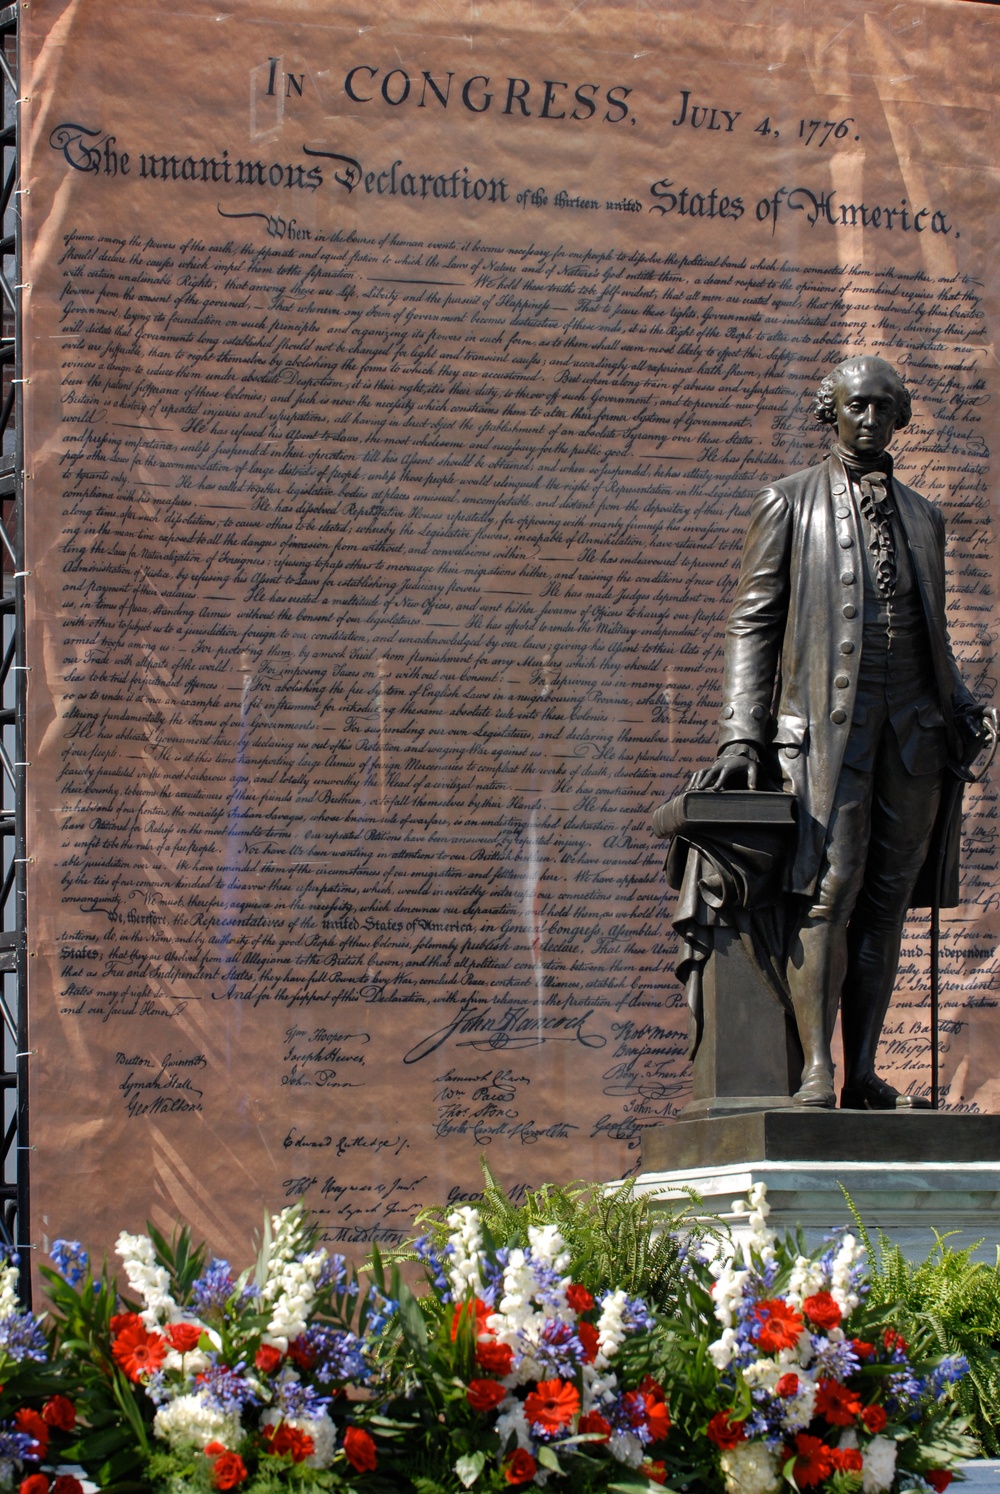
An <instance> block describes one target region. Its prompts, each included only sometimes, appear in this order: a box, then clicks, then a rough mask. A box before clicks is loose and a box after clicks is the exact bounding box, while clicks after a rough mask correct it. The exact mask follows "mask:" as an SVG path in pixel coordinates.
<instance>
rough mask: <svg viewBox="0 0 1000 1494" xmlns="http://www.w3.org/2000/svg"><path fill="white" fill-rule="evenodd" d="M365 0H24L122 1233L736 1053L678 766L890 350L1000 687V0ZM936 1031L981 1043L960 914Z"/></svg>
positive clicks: (536, 1117) (513, 1181) (79, 814)
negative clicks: (686, 859)
mask: <svg viewBox="0 0 1000 1494" xmlns="http://www.w3.org/2000/svg"><path fill="white" fill-rule="evenodd" d="M337 9H338V12H339V14H338V15H337V17H336V18H335V19H331V7H330V6H329V5H327V4H319V3H312V0H310V3H306V0H301V3H283V4H282V5H280V6H276V7H274V8H272V9H267V8H266V7H262V6H255V5H253V4H251V3H249V0H232V3H231V4H230V5H229V6H227V8H226V10H225V12H224V13H220V12H219V11H218V10H217V9H216V8H215V7H209V6H207V5H205V4H203V3H199V0H193V3H192V4H189V5H186V6H185V7H184V8H183V11H178V10H177V9H176V8H175V7H170V8H164V7H162V6H158V5H155V4H149V3H143V4H142V5H135V4H133V5H129V4H118V5H115V6H109V5H107V4H104V3H98V0H33V3H32V5H31V6H30V7H26V8H25V10H24V37H23V47H24V51H25V55H26V64H27V65H26V70H25V78H26V81H25V83H24V86H23V92H24V94H25V95H26V96H27V97H26V100H25V103H24V104H23V118H24V133H25V139H26V141H27V147H26V151H25V162H24V176H23V183H22V184H23V186H24V187H25V188H26V190H27V195H25V196H24V197H23V198H22V199H21V200H22V203H23V210H24V220H25V234H26V244H27V256H26V269H25V275H24V279H25V280H26V281H27V282H28V285H27V287H26V288H25V291H24V295H25V298H26V325H27V328H28V335H29V341H28V345H27V357H26V366H25V374H26V377H27V378H28V380H29V383H28V385H27V395H26V399H27V438H28V439H27V451H28V455H27V458H26V466H27V469H28V477H27V505H28V523H29V533H28V561H27V564H28V567H29V569H30V579H29V583H28V585H29V604H30V652H31V659H30V662H31V669H32V673H31V676H30V680H31V686H30V749H29V753H28V756H29V757H30V759H31V769H30V782H31V805H30V816H29V836H30V850H31V854H32V856H33V865H32V879H31V889H30V920H31V934H30V949H31V951H32V955H33V958H32V961H31V965H32V982H31V991H30V997H31V1010H32V1039H31V1046H32V1048H33V1050H34V1058H33V1065H32V1071H31V1100H32V1140H33V1143H34V1144H35V1146H36V1148H37V1150H36V1151H35V1152H34V1153H33V1158H32V1183H33V1188H34V1197H35V1203H34V1220H35V1225H36V1228H37V1230H38V1231H39V1233H40V1234H42V1235H46V1236H47V1235H51V1234H53V1233H61V1234H70V1235H77V1236H80V1237H82V1238H83V1239H84V1240H85V1241H87V1242H89V1243H90V1244H92V1245H94V1246H97V1247H98V1248H99V1247H100V1246H102V1245H106V1244H107V1243H108V1242H109V1241H110V1239H111V1237H112V1234H113V1231H114V1230H116V1229H117V1228H118V1227H121V1226H122V1225H129V1226H134V1225H138V1224H139V1223H140V1222H141V1221H142V1220H143V1219H144V1217H146V1216H150V1217H152V1218H153V1220H154V1221H155V1222H156V1223H158V1224H159V1225H161V1226H164V1225H166V1226H169V1225H170V1223H171V1222H172V1220H173V1219H174V1218H175V1217H176V1216H177V1215H184V1216H185V1217H187V1218H189V1219H190V1220H191V1221H192V1223H193V1224H194V1225H195V1227H196V1229H198V1230H200V1231H203V1232H205V1233H206V1234H207V1235H208V1236H209V1237H210V1239H211V1240H212V1242H213V1244H214V1245H215V1246H216V1248H218V1249H220V1250H222V1251H225V1250H227V1249H228V1248H229V1247H230V1243H231V1242H233V1241H235V1239H236V1237H237V1236H238V1235H241V1234H242V1232H243V1231H244V1230H245V1229H246V1228H247V1227H249V1226H252V1225H253V1223H254V1222H255V1221H256V1219H257V1218H258V1217H259V1211H260V1208H261V1205H262V1204H266V1205H268V1206H276V1205H278V1204H280V1203H281V1202H282V1201H283V1200H285V1199H288V1198H293V1197H295V1196H297V1195H299V1194H304V1195H305V1197H306V1199H307V1201H308V1203H309V1205H310V1206H311V1207H312V1208H313V1209H314V1210H315V1211H316V1212H317V1214H318V1216H319V1218H320V1219H321V1221H322V1222H323V1224H324V1226H325V1228H326V1231H327V1235H328V1238H329V1239H330V1240H331V1241H334V1242H347V1243H348V1244H354V1245H356V1246H357V1247H358V1248H359V1249H360V1248H361V1246H362V1245H363V1243H364V1242H367V1241H369V1240H370V1239H372V1238H375V1237H376V1236H378V1237H380V1238H384V1239H389V1240H394V1239H397V1238H399V1237H400V1235H401V1233H402V1232H404V1231H405V1230H406V1229H407V1227H408V1224H409V1221H410V1219H411V1217H412V1214H413V1212H414V1210H415V1209H416V1208H417V1207H418V1206H419V1205H421V1204H428V1203H433V1202H440V1201H443V1200H444V1199H446V1198H447V1197H448V1196H449V1194H450V1193H451V1192H452V1191H453V1190H455V1191H461V1190H467V1189H469V1188H470V1187H473V1186H474V1185H475V1181H476V1177H477V1156H478V1155H479V1154H480V1153H485V1154H486V1155H487V1156H488V1157H489V1159H490V1161H491V1163H492V1165H493V1166H494V1167H495V1169H496V1170H497V1171H498V1172H499V1174H500V1176H501V1177H502V1178H503V1179H504V1181H505V1182H506V1183H508V1184H509V1185H511V1186H513V1187H517V1186H518V1185H521V1184H525V1183H531V1184H537V1183H540V1182H542V1181H543V1180H545V1179H547V1178H548V1179H555V1180H566V1179H568V1178H570V1177H573V1176H587V1177H593V1178H601V1177H612V1176H615V1175H619V1174H621V1173H622V1172H624V1171H627V1170H629V1169H631V1168H634V1167H635V1165H636V1163H637V1160H638V1151H637V1145H638V1137H639V1134H640V1131H641V1128H642V1127H643V1126H646V1125H649V1124H656V1123H662V1122H668V1121H669V1120H670V1118H671V1117H672V1116H673V1115H674V1114H675V1113H676V1111H677V1109H678V1108H679V1107H680V1106H681V1105H682V1104H683V1103H684V1101H685V1099H686V1097H687V1094H688V1093H689V1079H688V1077H687V1071H686V1065H685V1061H684V1051H685V1047H686V1040H687V1032H686V1013H685V1010H684V1007H683V1004H682V999H681V998H682V992H681V989H680V987H679V986H678V985H677V984H676V982H675V980H674V977H673V974H672V964H673V958H674V948H675V946H674V940H673V935H672V933H671V931H670V928H669V914H670V909H671V902H670V899H669V897H668V896H667V894H666V889H665V885H664V882H663V879H662V873H661V870H660V859H661V853H660V850H659V848H658V847H657V845H656V843H655V842H654V841H653V839H652V837H651V835H650V832H649V828H648V825H649V817H650V813H651V810H652V808H653V807H654V806H655V805H656V804H658V803H659V802H661V801H662V800H664V799H665V798H667V797H669V795H670V794H671V793H672V792H674V791H675V790H676V789H677V788H678V787H679V786H680V785H681V783H682V782H683V780H684V779H685V778H686V776H687V774H688V773H689V772H690V771H691V770H692V769H693V768H694V767H696V766H698V765H700V764H703V763H704V762H705V761H706V760H707V759H709V758H710V757H711V756H712V755H713V753H714V741H715V721H716V717H717V712H718V703H719V678H720V663H721V640H722V628H723V625H724V620H725V616H726V612H727V608H728V602H729V599H730V597H731V593H732V589H733V586H734V583H735V575H736V568H737V564H738V556H739V550H740V547H741V542H742V531H743V527H744V523H745V517H746V513H747V508H748V504H749V500H750V498H751V496H752V494H753V492H754V491H755V489H756V487H757V486H758V485H759V484H760V482H761V481H762V480H763V479H765V478H769V477H773V476H775V475H778V474H780V473H783V472H788V471H793V470H796V469H797V468H799V467H802V466H805V465H807V464H809V463H810V462H812V461H814V460H817V459H818V458H819V457H820V456H821V455H822V454H823V450H824V446H825V438H824V435H823V433H822V431H821V430H819V429H818V428H816V427H814V426H813V425H812V423H811V422H810V419H809V417H808V414H807V410H808V401H809V397H810V395H811V393H812V390H813V388H814V387H815V384H816V382H817V380H818V379H819V378H820V377H821V376H822V374H823V373H824V372H826V371H827V370H828V369H829V368H830V367H832V366H833V365H834V364H835V363H836V362H838V361H839V360H840V359H841V358H842V357H843V356H846V355H847V354H849V353H852V352H859V351H866V352H876V353H881V354H884V356H886V357H887V358H889V359H890V360H891V361H893V362H894V363H895V364H896V365H897V366H898V367H899V368H900V369H901V370H902V371H903V372H904V374H905V376H906V377H907V379H908V380H909V381H910V382H911V384H912V387H913V391H914V396H915V411H916V418H915V420H914V423H913V425H912V427H911V428H910V429H908V430H907V431H906V432H905V433H904V434H903V435H901V436H900V437H899V439H898V440H897V442H896V445H895V447H894V451H895V453H896V460H897V466H898V470H899V471H900V473H901V475H903V476H904V478H905V480H906V481H907V482H909V483H910V484H911V485H912V486H914V487H916V488H917V489H919V490H920V491H921V492H923V493H925V494H926V495H927V496H929V497H932V498H935V499H937V500H939V502H940V503H941V505H942V508H943V510H944V512H945V515H946V518H947V522H948V526H949V533H950V574H951V588H952V591H951V595H952V609H953V616H952V635H953V640H954V642H955V644H956V647H957V651H958V653H959V656H960V658H961V660H962V662H963V668H964V670H965V672H966V675H967V678H968V680H969V683H970V685H971V686H972V688H973V689H974V690H975V691H976V692H977V693H978V694H979V695H980V697H981V698H983V699H987V700H988V699H990V698H992V697H993V695H994V694H995V693H996V675H995V669H994V649H995V641H996V632H995V628H996V609H995V582H996V562H997V557H996V545H995V537H994V532H993V524H992V520H993V513H994V509H995V505H996V501H997V485H996V472H995V467H994V466H993V465H992V464H991V460H990V453H989V449H988V446H987V432H988V426H989V413H990V410H991V408H993V406H992V405H991V400H995V396H996V359H995V355H994V351H993V349H994V345H995V340H996V336H997V329H998V306H997V295H996V280H995V272H993V271H991V265H990V257H989V253H990V250H991V248H992V247H993V246H994V245H995V243H996V237H997V215H996V202H997V196H996V188H997V170H996V167H995V165H994V159H993V155H994V153H993V142H994V141H995V138H996V124H997V119H996V102H995V77H994V70H995V58H996V56H997V47H998V43H1000V17H998V15H997V13H996V11H995V10H994V9H993V8H991V7H989V6H976V5H959V4H954V3H948V0H939V3H910V4H905V5H899V4H897V3H888V0H887V3H876V4H860V3H848V0H832V3H830V4H827V5H824V6H822V7H821V8H818V9H817V8H816V7H810V8H808V9H806V10H804V9H802V8H801V7H800V6H798V5H792V4H788V5H781V4H777V5H775V4H765V3H763V0H746V3H741V4H739V5H736V6H734V5H733V4H732V3H730V0H716V3H708V4H706V3H699V4H697V5H695V4H689V5H684V6H680V7H678V6H671V7H669V8H668V7H661V6H658V5H655V4H653V5H646V6H643V7H636V6H634V5H632V4H627V5H626V4H624V3H621V4H618V3H613V0H593V3H584V4H582V5H572V6H570V5H564V4H562V3H556V0H541V3H533V4H526V3H515V0H507V3H506V4H505V5H504V6H502V7H478V6H464V5H459V4H448V3H442V4H424V5H413V4H406V5H405V6H404V5H403V4H401V3H399V4H397V3H395V0H392V3H386V0H379V3H378V4H374V3H373V4H370V5H356V6H354V7H353V8H345V7H338V8H337ZM991 273H992V274H993V279H992V281H991V279H990V276H991ZM969 798H970V803H969V816H968V819H967V825H966V830H967V848H966V871H965V890H966V897H967V902H966V906H965V907H964V908H963V909H962V910H960V912H959V913H958V915H957V916H955V917H954V918H952V919H950V920H949V921H948V922H947V923H946V926H945V938H944V945H945V966H946V974H945V1011H944V1018H945V1020H944V1032H945V1051H944V1054H943V1077H944V1080H945V1090H946V1095H947V1100H948V1103H949V1105H951V1106H952V1107H964V1108H968V1109H991V1108H993V1107H994V1106H995V1105H996V1103H997V1101H998V1099H1000V1094H998V1089H997V1085H998V1081H997V1078H996V1075H997V1072H998V1069H1000V1063H998V1058H1000V1053H998V1049H1000V1019H998V1015H997V1011H996V1006H997V998H996V996H995V995H994V994H993V993H994V988H995V984H996V970H997V960H996V954H995V948H996V930H997V925H998V917H997V900H998V892H997V880H996V869H997V852H996V843H995V836H996V807H995V804H994V801H993V797H992V794H991V793H988V792H985V791H977V792H974V793H972V794H971V795H970V796H969ZM883 1058H884V1059H885V1060H886V1069H887V1072H888V1073H890V1075H891V1076H893V1077H894V1078H895V1079H896V1080H897V1082H901V1083H902V1084H903V1087H911V1086H913V1085H916V1086H917V1087H920V1086H926V1083H927V1078H928V1061H929V1060H928V1052H927V1036H926V959H925V950H924V931H923V929H922V928H921V927H920V926H919V925H914V926H913V927H912V930H911V931H910V937H909V938H908V940H907V944H906V950H905V956H904V972H903V975H902V977H901V982H900V990H899V992H898V994H897V998H896V1002H895V1005H894V1008H893V1010H892V1012H891V1013H890V1017H889V1022H888V1025H887V1029H886V1035H885V1046H884V1048H883Z"/></svg>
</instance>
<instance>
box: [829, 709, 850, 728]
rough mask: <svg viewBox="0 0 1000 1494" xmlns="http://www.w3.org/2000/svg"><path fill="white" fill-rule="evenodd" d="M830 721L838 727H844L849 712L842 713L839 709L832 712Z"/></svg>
mask: <svg viewBox="0 0 1000 1494" xmlns="http://www.w3.org/2000/svg"><path fill="white" fill-rule="evenodd" d="M830 720H831V721H833V722H834V723H835V725H837V726H843V724H844V722H845V721H846V720H847V712H846V711H842V710H840V709H839V708H838V709H837V710H836V711H831V712H830Z"/></svg>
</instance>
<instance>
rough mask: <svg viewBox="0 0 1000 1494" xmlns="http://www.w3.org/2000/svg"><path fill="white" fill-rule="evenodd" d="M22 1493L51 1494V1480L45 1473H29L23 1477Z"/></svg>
mask: <svg viewBox="0 0 1000 1494" xmlns="http://www.w3.org/2000/svg"><path fill="white" fill-rule="evenodd" d="M20 1494H49V1481H48V1479H47V1478H46V1477H45V1474H44V1473H29V1474H28V1477H27V1478H22V1480H21V1488H20Z"/></svg>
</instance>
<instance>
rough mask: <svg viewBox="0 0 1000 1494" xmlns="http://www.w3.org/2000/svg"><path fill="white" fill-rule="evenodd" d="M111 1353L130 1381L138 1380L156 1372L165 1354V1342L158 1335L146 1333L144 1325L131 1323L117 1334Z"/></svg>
mask: <svg viewBox="0 0 1000 1494" xmlns="http://www.w3.org/2000/svg"><path fill="white" fill-rule="evenodd" d="M111 1352H112V1354H113V1355H114V1356H115V1359H116V1360H117V1361H118V1364H119V1365H120V1366H121V1368H122V1369H123V1370H124V1372H125V1374H126V1375H127V1376H128V1378H129V1379H130V1380H140V1379H141V1378H142V1377H143V1375H151V1374H152V1373H153V1372H154V1371H155V1370H158V1369H159V1367H160V1365H161V1364H162V1363H163V1360H164V1358H165V1356H166V1352H167V1341H166V1339H165V1338H161V1336H160V1335H159V1334H158V1333H147V1332H146V1326H145V1324H144V1323H142V1322H139V1323H133V1324H132V1325H131V1327H129V1328H126V1329H125V1330H124V1331H123V1332H122V1333H119V1335H118V1337H117V1338H116V1339H115V1341H114V1343H113V1344H112V1345H111Z"/></svg>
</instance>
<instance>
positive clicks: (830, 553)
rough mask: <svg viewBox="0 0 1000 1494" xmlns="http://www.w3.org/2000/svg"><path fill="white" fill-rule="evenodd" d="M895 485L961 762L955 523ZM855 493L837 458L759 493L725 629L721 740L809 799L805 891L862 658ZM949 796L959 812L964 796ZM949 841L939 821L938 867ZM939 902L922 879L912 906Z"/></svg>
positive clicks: (803, 837) (799, 859)
mask: <svg viewBox="0 0 1000 1494" xmlns="http://www.w3.org/2000/svg"><path fill="white" fill-rule="evenodd" d="M893 491H894V494H895V498H896V506H897V511H898V513H899V518H900V523H901V525H902V528H903V532H904V534H905V536H906V542H907V545H908V547H909V552H910V556H911V559H912V563H913V572H914V577H915V580H916V585H917V589H918V591H919V594H920V599H921V603H922V606H923V612H924V616H925V618H926V620H927V635H928V645H929V648H930V654H931V662H932V665H933V671H934V678H935V681H936V685H937V691H938V696H939V704H940V709H941V714H942V716H943V717H944V721H945V726H946V730H947V734H948V748H949V753H950V754H951V756H952V758H953V759H954V760H955V761H956V762H957V761H958V760H959V758H960V745H959V739H958V735H957V733H956V730H955V722H954V707H955V705H957V704H958V703H959V702H967V701H970V700H971V697H970V695H969V693H968V691H967V689H966V687H965V685H964V683H963V682H962V679H961V676H960V675H959V672H958V667H957V665H956V663H955V659H954V656H953V654H952V651H951V646H950V644H949V642H948V630H947V623H946V619H945V561H944V520H943V519H942V517H941V513H940V511H939V510H938V508H937V507H936V506H935V505H934V504H933V503H931V502H929V501H928V500H927V499H926V498H922V497H921V496H920V494H919V493H915V492H914V491H913V489H912V488H908V487H906V486H904V484H903V483H901V482H899V481H898V479H897V478H895V477H894V478H893ZM849 492H850V489H849V483H848V480H847V475H846V473H845V471H844V468H843V465H842V464H841V462H840V461H839V460H838V459H837V458H836V457H835V456H832V455H831V456H829V457H827V459H826V460H825V461H824V462H821V463H820V464H819V465H818V466H816V467H809V468H807V469H806V471H804V472H796V473H794V474H793V475H792V476H790V477H784V478H781V479H780V480H779V481H778V482H776V483H773V484H771V485H770V486H769V487H766V488H764V489H763V490H762V491H761V492H759V493H758V494H757V496H756V497H755V498H754V500H753V504H752V506H751V510H750V526H749V528H748V530H747V536H746V541H745V543H744V547H743V564H742V567H741V571H740V579H739V585H738V587H737V590H736V597H735V601H734V603H733V610H732V613H731V615H730V618H729V623H728V626H727V629H726V662H725V674H724V682H723V706H722V718H721V729H720V733H719V745H720V747H724V746H726V744H727V743H730V742H752V743H754V744H755V745H756V746H757V747H758V748H759V749H760V750H761V755H762V756H766V754H767V751H768V750H771V749H773V750H775V751H776V753H777V759H778V762H779V764H780V767H781V773H782V778H783V781H784V786H785V788H786V790H787V791H788V792H789V793H793V794H795V795H796V796H797V797H798V817H799V831H798V843H797V849H796V853H795V858H794V861H793V863H792V865H791V867H790V868H789V877H788V884H787V885H788V888H789V890H790V891H792V892H796V893H802V894H805V895H810V894H811V893H812V892H813V890H814V888H815V885H816V877H817V873H818V871H819V864H820V858H821V856H822V852H823V845H824V842H825V839H826V830H827V824H828V821H829V815H830V808H831V805H832V802H833V795H834V791H835V789H836V786H837V780H838V777H839V774H840V767H841V762H842V759H843V756H844V748H845V745H846V742H847V734H848V731H849V730H850V724H851V719H852V716H853V714H854V700H855V695H856V693H857V681H858V663H859V660H860V657H861V639H862V630H863V625H864V558H863V550H862V546H863V544H864V535H863V532H862V528H861V523H860V520H859V518H858V515H857V513H856V510H855V507H854V504H853V503H852V502H851V500H850V496H849ZM838 511H839V512H838ZM851 614H853V615H851ZM838 676H839V677H841V678H844V677H845V676H846V677H847V680H848V683H847V685H846V686H840V687H838V686H837V685H836V684H835V680H836V679H837V677H838ZM943 797H944V798H945V799H946V800H948V801H949V803H950V808H949V813H950V814H951V815H952V817H953V816H954V813H955V812H956V808H955V804H954V796H953V795H948V794H946V795H944V796H943ZM958 812H960V796H959V803H958ZM949 829H950V832H951V833H950V834H949V833H948V831H949ZM942 835H944V836H945V839H946V840H948V841H949V842H950V843H951V851H952V855H954V851H955V848H956V846H957V836H955V834H954V826H951V827H949V826H946V825H943V824H942V825H939V833H938V834H936V835H935V845H934V846H932V850H931V853H930V855H929V857H928V865H930V863H931V860H932V858H933V859H935V860H936V859H937V857H938V856H939V854H940V846H941V843H942V841H941V836H942ZM956 871H957V864H956V866H953V867H951V868H949V875H948V878H947V880H948V881H949V882H950V883H951V884H952V885H951V889H950V890H952V891H954V880H955V873H956ZM927 900H928V895H927V887H926V883H925V881H924V878H923V876H922V877H921V880H920V882H918V887H917V889H916V891H915V893H914V898H913V905H917V904H918V903H923V902H925V901H927ZM945 901H946V902H947V901H949V898H948V897H947V896H946V898H945Z"/></svg>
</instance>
